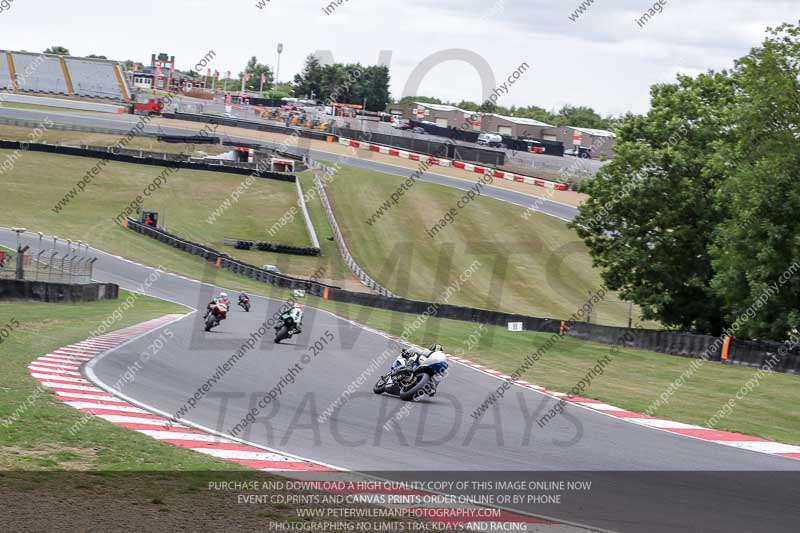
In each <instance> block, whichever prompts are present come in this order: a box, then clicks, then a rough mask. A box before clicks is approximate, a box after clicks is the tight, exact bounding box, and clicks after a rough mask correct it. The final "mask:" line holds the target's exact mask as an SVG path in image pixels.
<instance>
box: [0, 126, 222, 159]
mask: <svg viewBox="0 0 800 533" xmlns="http://www.w3.org/2000/svg"><path fill="white" fill-rule="evenodd" d="M201 129H202V128H198V131H200V130H201ZM121 138H122V135H120V134H117V135H113V134H107V133H92V132H85V131H68V130H58V129H54V128H51V129H41V130H40V135H37V136H36V137H35V141H36V142H47V143H50V144H60V143H64V144H74V145H80V144H85V145H89V146H115V145H116V144H117V143H119V141H120V139H121ZM0 139H8V140H19V141H31V139H32V137H31V129H30V128H25V127H22V126H10V125H7V124H0ZM126 148H128V149H130V150H145V151H148V152H166V153H170V154H186V155H194V156H198V157H201V156H203V155H204V154H205V155H219V154H221V153H224V152H228V151H230V149H231V148H230V147H229V146H223V145H221V144H187V143H168V142H160V141H158V139H157V138H155V137H134V138H133V139H131V140H130V141H129V142H127V144H126Z"/></svg>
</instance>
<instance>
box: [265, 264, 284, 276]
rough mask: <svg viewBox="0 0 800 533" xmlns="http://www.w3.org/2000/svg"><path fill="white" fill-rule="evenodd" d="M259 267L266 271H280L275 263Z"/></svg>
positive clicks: (276, 272) (278, 272)
mask: <svg viewBox="0 0 800 533" xmlns="http://www.w3.org/2000/svg"><path fill="white" fill-rule="evenodd" d="M261 268H263V269H264V270H266V271H267V272H274V273H275V274H280V273H281V271H280V270H279V269H278V267H276V266H275V265H264V266H263V267H261Z"/></svg>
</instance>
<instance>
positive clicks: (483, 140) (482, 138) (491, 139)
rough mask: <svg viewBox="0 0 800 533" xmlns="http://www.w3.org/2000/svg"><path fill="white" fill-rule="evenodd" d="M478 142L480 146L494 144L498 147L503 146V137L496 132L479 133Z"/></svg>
mask: <svg viewBox="0 0 800 533" xmlns="http://www.w3.org/2000/svg"><path fill="white" fill-rule="evenodd" d="M478 144H480V145H482V146H494V147H495V148H499V147H501V146H503V137H502V136H500V135H497V134H496V133H481V134H480V135H478Z"/></svg>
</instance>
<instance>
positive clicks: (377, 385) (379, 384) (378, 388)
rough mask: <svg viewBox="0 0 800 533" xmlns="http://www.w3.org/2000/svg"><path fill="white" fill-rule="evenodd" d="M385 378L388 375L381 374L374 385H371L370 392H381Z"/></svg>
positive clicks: (384, 384)
mask: <svg viewBox="0 0 800 533" xmlns="http://www.w3.org/2000/svg"><path fill="white" fill-rule="evenodd" d="M387 379H388V376H381V377H380V379H378V382H377V383H375V386H374V387H372V392H374V393H375V394H383V393H384V391H385V390H386V380H387Z"/></svg>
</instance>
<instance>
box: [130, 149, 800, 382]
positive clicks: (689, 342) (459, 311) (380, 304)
mask: <svg viewBox="0 0 800 533" xmlns="http://www.w3.org/2000/svg"><path fill="white" fill-rule="evenodd" d="M317 165H319V166H320V167H322V168H321V170H326V171H331V170H333V169H330V168H328V167H324V165H321V164H319V163H317ZM127 227H128V228H129V229H132V230H134V231H136V232H138V233H141V234H143V235H145V236H148V237H151V238H154V239H156V240H159V241H161V242H164V243H165V244H168V245H170V246H172V247H174V248H178V249H180V250H183V251H185V252H187V253H190V254H192V255H196V256H200V257H202V258H203V259H205V260H206V261H210V262H213V263H216V264H217V265H218V266H219V268H223V269H226V270H229V271H231V272H233V273H236V274H240V275H243V276H247V277H249V278H252V279H255V280H257V281H261V282H264V283H268V284H270V285H276V286H278V287H285V288H288V289H303V290H305V291H306V292H307V293H308V294H312V295H315V296H321V297H323V298H324V299H326V300H332V301H338V302H345V303H352V304H356V305H361V306H366V307H374V308H379V309H386V310H388V311H397V312H401V313H413V314H426V315H427V316H436V317H438V318H447V319H451V320H460V321H466V322H476V323H482V324H491V325H495V326H506V325H507V324H509V323H511V322H521V323H522V329H523V330H527V331H539V332H544V333H551V334H553V335H561V336H567V337H575V338H578V339H582V340H587V341H593V342H598V343H603V344H609V345H615V346H624V347H627V348H635V349H641V350H650V351H654V352H659V353H664V354H669V355H676V356H684V357H691V358H702V359H705V360H708V361H716V362H722V363H725V364H733V365H741V366H749V367H761V366H763V365H764V364H765V363H767V361H771V362H772V364H770V366H771V368H772V370H774V371H777V372H785V373H792V374H800V345H797V344H787V343H780V342H774V341H751V340H746V339H737V338H729V339H728V340H727V341H724V342H723V341H722V340H721V339H719V338H717V337H711V336H708V335H696V334H693V333H686V332H678V331H661V330H650V329H639V328H625V327H616V326H601V325H597V324H590V323H586V322H571V321H565V320H561V319H557V318H541V317H532V316H526V315H520V314H514V313H506V312H502V311H491V310H488V309H478V308H472V307H462V306H456V305H450V304H439V303H436V302H424V301H416V300H408V299H405V298H400V297H398V296H396V295H391V296H388V295H381V294H365V293H362V292H354V291H348V290H345V289H341V288H339V287H335V286H332V285H326V284H323V283H319V282H314V281H310V280H304V279H300V278H295V277H292V276H287V275H284V274H277V273H274V272H270V271H266V270H263V269H260V268H257V267H254V266H252V265H248V264H246V263H242V262H241V261H236V260H233V259H231V258H230V257H228V256H226V255H225V254H222V253H220V252H217V251H216V250H214V249H212V248H209V247H206V246H203V245H199V244H196V243H192V242H190V241H187V240H186V239H182V238H180V237H176V236H174V235H171V234H169V233H167V232H165V231H163V230H160V229H155V228H151V227H148V226H144V225H142V224H139V223H138V222H136V221H135V220H133V219H130V218H129V219H128V221H127Z"/></svg>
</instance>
